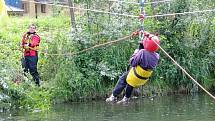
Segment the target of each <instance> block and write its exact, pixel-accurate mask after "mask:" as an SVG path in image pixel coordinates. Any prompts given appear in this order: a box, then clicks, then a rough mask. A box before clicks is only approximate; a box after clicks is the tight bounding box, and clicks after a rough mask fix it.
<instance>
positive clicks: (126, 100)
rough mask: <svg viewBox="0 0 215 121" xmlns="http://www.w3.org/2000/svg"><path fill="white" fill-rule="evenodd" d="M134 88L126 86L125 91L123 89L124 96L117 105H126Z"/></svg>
mask: <svg viewBox="0 0 215 121" xmlns="http://www.w3.org/2000/svg"><path fill="white" fill-rule="evenodd" d="M133 89H134V87H132V86H131V85H129V84H127V85H126V89H125V96H124V97H123V99H122V100H120V101H118V102H117V103H118V104H120V103H123V104H126V103H128V101H129V99H130V97H131V93H132V91H133Z"/></svg>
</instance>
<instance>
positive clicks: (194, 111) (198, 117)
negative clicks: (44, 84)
mask: <svg viewBox="0 0 215 121" xmlns="http://www.w3.org/2000/svg"><path fill="white" fill-rule="evenodd" d="M4 120H11V121H26V120H27V121H45V120H47V121H215V101H213V100H212V99H211V98H210V97H209V96H207V95H173V96H162V97H155V98H141V99H135V100H132V101H131V102H130V103H129V104H128V105H122V104H120V105H119V104H107V103H105V102H104V101H91V102H78V103H70V104H58V105H55V106H54V107H53V108H52V109H51V110H50V111H48V112H37V111H34V112H25V111H22V110H19V111H10V112H9V111H6V112H1V113H0V121H4Z"/></svg>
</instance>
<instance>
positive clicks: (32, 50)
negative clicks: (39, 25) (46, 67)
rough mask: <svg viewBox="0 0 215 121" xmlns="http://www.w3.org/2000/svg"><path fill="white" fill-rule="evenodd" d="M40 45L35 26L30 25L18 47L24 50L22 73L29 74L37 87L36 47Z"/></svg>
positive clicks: (38, 79) (38, 84) (38, 80)
mask: <svg viewBox="0 0 215 121" xmlns="http://www.w3.org/2000/svg"><path fill="white" fill-rule="evenodd" d="M39 44H40V36H39V35H37V33H36V26H35V25H34V24H31V25H30V26H29V28H28V32H26V33H24V35H23V37H22V41H21V45H20V47H21V48H22V49H24V58H23V59H22V66H23V68H24V73H28V72H30V74H31V75H32V77H33V80H34V81H35V83H36V85H37V86H40V77H39V73H38V72H37V62H38V49H39V48H38V47H39Z"/></svg>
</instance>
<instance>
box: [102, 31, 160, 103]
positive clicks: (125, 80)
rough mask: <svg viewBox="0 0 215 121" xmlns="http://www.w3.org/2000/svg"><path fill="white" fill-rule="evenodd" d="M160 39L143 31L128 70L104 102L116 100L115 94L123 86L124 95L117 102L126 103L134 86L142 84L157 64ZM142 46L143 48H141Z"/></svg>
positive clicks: (119, 91) (118, 92)
mask: <svg viewBox="0 0 215 121" xmlns="http://www.w3.org/2000/svg"><path fill="white" fill-rule="evenodd" d="M155 42H156V43H157V44H160V40H159V38H158V36H156V35H153V34H150V33H148V32H144V39H143V40H142V41H141V43H140V47H139V49H136V50H135V52H134V54H133V55H132V57H131V58H130V60H129V63H130V66H131V68H130V70H129V71H127V72H124V73H123V74H122V76H120V78H119V80H118V83H117V85H116V86H115V88H114V90H113V92H112V94H111V96H110V97H109V98H107V99H106V102H116V101H117V96H118V95H119V94H120V93H121V92H122V91H123V90H124V88H125V96H124V97H123V99H122V100H120V101H118V102H117V103H128V101H129V99H130V97H131V93H132V91H133V89H134V88H136V87H139V86H141V85H144V84H145V83H146V82H147V81H148V78H149V77H150V76H151V74H152V72H153V69H155V67H156V66H157V64H158V60H159V54H158V53H156V51H157V50H158V48H159V47H158V45H157V44H155ZM143 48H144V49H143Z"/></svg>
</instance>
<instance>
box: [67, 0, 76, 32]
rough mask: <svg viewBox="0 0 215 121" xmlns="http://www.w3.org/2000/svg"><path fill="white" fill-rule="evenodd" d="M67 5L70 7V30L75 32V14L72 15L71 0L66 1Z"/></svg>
mask: <svg viewBox="0 0 215 121" xmlns="http://www.w3.org/2000/svg"><path fill="white" fill-rule="evenodd" d="M68 4H69V7H70V9H69V10H70V17H71V26H72V29H74V30H76V24H75V13H74V8H73V7H74V5H73V0H68Z"/></svg>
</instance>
